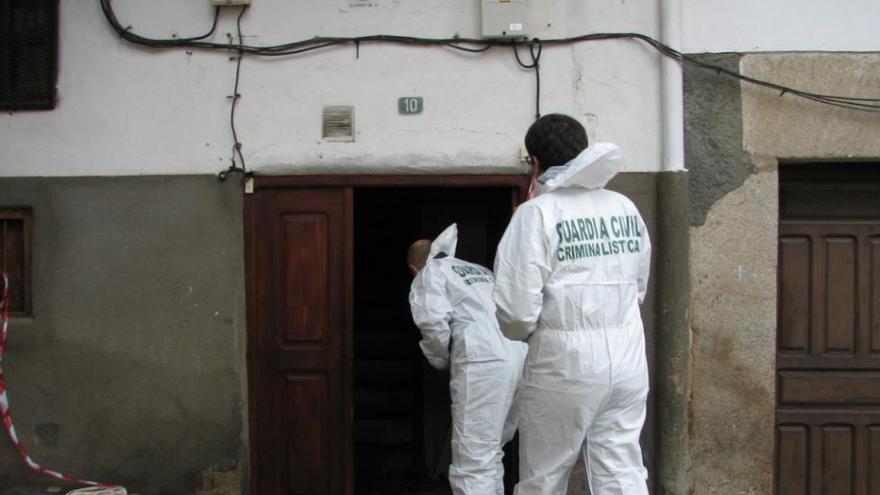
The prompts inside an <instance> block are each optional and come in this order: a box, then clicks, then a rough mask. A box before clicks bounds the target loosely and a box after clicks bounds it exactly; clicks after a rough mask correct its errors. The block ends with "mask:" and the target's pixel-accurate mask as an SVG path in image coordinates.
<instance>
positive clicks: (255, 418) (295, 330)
mask: <svg viewBox="0 0 880 495" xmlns="http://www.w3.org/2000/svg"><path fill="white" fill-rule="evenodd" d="M247 204H248V206H247V210H246V215H247V216H248V233H247V238H248V251H249V265H250V266H249V270H248V271H249V274H248V278H249V289H250V290H249V304H248V306H249V308H248V309H249V315H248V316H249V321H250V322H251V332H250V333H251V341H250V345H249V353H250V359H249V361H250V367H249V370H250V393H251V394H252V398H251V401H250V404H251V407H250V414H251V434H252V435H253V438H252V439H251V453H252V456H251V469H252V481H253V482H252V488H253V489H254V490H255V491H254V493H256V494H259V495H306V494H308V495H325V494H326V495H337V494H350V493H351V491H352V487H351V409H350V408H351V406H350V404H351V400H350V398H349V397H348V396H347V394H348V393H349V392H348V391H349V390H350V388H351V387H349V386H348V384H347V380H348V369H349V367H348V365H347V362H348V360H350V352H349V349H350V347H351V345H350V338H349V337H350V328H351V323H350V322H351V318H350V315H351V239H350V236H351V230H352V229H351V189H346V188H341V187H340V188H311V189H265V190H258V191H257V192H256V193H254V195H253V197H252V198H250V200H249V201H248V203H247Z"/></svg>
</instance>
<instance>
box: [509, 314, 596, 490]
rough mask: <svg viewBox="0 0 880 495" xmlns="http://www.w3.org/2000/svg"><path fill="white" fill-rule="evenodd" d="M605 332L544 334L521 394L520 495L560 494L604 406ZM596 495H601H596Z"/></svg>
mask: <svg viewBox="0 0 880 495" xmlns="http://www.w3.org/2000/svg"><path fill="white" fill-rule="evenodd" d="M604 338H605V337H604V334H603V333H601V332H579V331H550V330H539V331H538V332H536V333H535V334H534V335H532V338H531V339H530V341H529V354H528V357H527V358H526V364H525V369H524V372H523V387H522V390H521V391H520V401H519V408H520V422H519V434H520V466H519V467H520V475H519V479H520V480H519V483H518V484H517V485H516V491H515V492H514V493H515V494H516V495H560V494H564V493H565V492H566V490H567V487H568V477H569V475H570V474H571V469H572V467H573V466H574V463H575V462H576V461H577V458H578V455H580V454H581V451H582V448H583V444H584V441H585V440H586V437H587V432H588V431H589V430H590V427H591V424H592V422H593V418H594V416H595V415H596V413H597V411H598V410H599V408H600V407H601V405H602V404H604V402H605V400H606V397H607V394H608V386H609V376H610V368H609V366H608V360H607V358H602V356H603V355H606V351H605V349H606V345H605V340H604ZM594 495H595V494H594Z"/></svg>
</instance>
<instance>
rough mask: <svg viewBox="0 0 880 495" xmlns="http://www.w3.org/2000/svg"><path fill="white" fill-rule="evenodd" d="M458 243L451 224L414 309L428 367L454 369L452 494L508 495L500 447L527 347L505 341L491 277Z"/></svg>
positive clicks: (509, 426) (511, 426)
mask: <svg viewBox="0 0 880 495" xmlns="http://www.w3.org/2000/svg"><path fill="white" fill-rule="evenodd" d="M457 237H458V231H457V228H456V225H455V224H452V225H451V226H450V227H449V228H447V229H446V230H445V231H444V232H443V233H442V234H440V236H439V237H438V238H437V239H436V240H435V241H434V242H433V243H432V244H431V251H430V254H429V255H428V262H427V263H426V265H425V267H424V268H423V269H422V270H421V271H419V273H418V274H417V275H416V277H415V279H414V280H413V283H412V286H411V288H410V293H409V303H410V308H411V309H412V315H413V320H415V323H416V325H417V326H418V327H419V329H420V330H421V332H422V341H421V343H420V345H421V347H422V351H423V352H424V354H425V357H426V358H427V359H428V362H430V363H431V365H432V366H433V367H435V368H438V369H445V368H447V367H449V368H450V382H449V391H450V395H451V398H452V464H451V465H450V467H449V484H450V486H451V487H452V493H453V494H456V495H465V494H467V495H491V494H498V495H503V493H504V482H503V477H504V467H503V465H502V463H501V459H502V457H503V455H504V454H503V452H502V450H501V448H502V446H503V445H504V443H506V442H507V441H509V440H510V438H511V437H512V436H513V433H514V431H515V429H516V426H515V421H514V420H513V419H508V415H509V413H510V411H511V409H512V405H513V397H514V394H515V392H516V390H517V388H518V386H519V383H520V378H521V376H522V366H523V361H524V359H525V355H526V346H525V345H524V344H522V343H521V342H514V341H511V340H508V339H506V338H505V337H504V335H502V334H501V330H500V329H499V328H498V322H497V320H496V319H495V304H494V303H493V302H492V286H493V280H494V277H493V276H492V272H491V271H490V270H489V269H488V268H484V267H482V266H480V265H476V264H474V263H469V262H467V261H462V260H460V259H457V258H455V257H454V256H455V247H456V243H457ZM450 339H451V344H450Z"/></svg>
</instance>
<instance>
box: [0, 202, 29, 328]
mask: <svg viewBox="0 0 880 495" xmlns="http://www.w3.org/2000/svg"><path fill="white" fill-rule="evenodd" d="M31 217H32V215H31V210H30V208H5V209H3V208H0V268H2V269H3V270H4V271H6V273H7V274H8V275H9V313H10V314H11V315H12V316H27V315H29V314H31Z"/></svg>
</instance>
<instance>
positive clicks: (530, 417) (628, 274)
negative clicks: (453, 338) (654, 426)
mask: <svg viewBox="0 0 880 495" xmlns="http://www.w3.org/2000/svg"><path fill="white" fill-rule="evenodd" d="M619 160H620V151H619V150H618V148H617V147H616V146H615V145H613V144H610V143H598V144H595V145H594V146H591V147H589V148H587V149H586V150H584V151H583V152H582V153H581V154H580V155H578V156H577V157H576V158H574V159H573V160H571V161H570V162H568V163H567V164H565V165H563V166H560V167H553V168H551V169H549V170H547V171H546V172H545V173H544V174H543V175H542V176H541V178H540V179H539V188H538V191H539V195H538V196H537V197H536V198H534V199H532V200H531V201H527V202H525V203H523V204H522V205H521V206H520V207H519V208H518V209H517V211H516V213H515V214H514V216H513V219H512V220H511V222H510V225H509V226H508V227H507V231H506V232H505V233H504V237H503V238H502V239H501V243H500V244H499V246H498V254H497V256H496V258H495V276H496V281H495V293H494V299H495V304H496V305H497V308H498V313H497V314H498V320H499V322H500V324H501V328H502V331H503V332H504V334H505V335H506V336H507V337H509V338H512V339H517V340H527V341H528V345H529V351H528V357H527V358H526V363H525V367H524V370H523V385H522V389H521V391H520V396H519V398H518V402H519V408H520V423H519V428H520V482H519V484H518V485H517V487H516V491H515V493H516V494H517V495H532V494H554V495H558V494H564V493H566V489H567V484H568V477H569V473H570V471H571V468H572V466H573V465H574V463H575V461H576V460H577V456H578V455H579V454H580V455H583V456H584V460H585V463H586V466H587V470H588V476H589V482H590V488H591V491H592V494H593V495H609V494H620V495H642V494H645V495H646V494H647V493H648V491H647V486H646V482H645V479H646V477H647V471H646V469H645V468H644V465H643V464H642V453H641V449H640V447H639V434H640V432H641V429H642V425H643V423H644V420H645V405H646V399H647V395H648V367H647V361H646V358H645V338H644V330H643V327H642V320H641V316H640V314H639V303H641V302H642V300H643V299H644V297H645V291H646V289H647V284H648V271H649V268H650V260H651V244H650V240H649V239H648V231H647V229H646V228H645V223H644V221H643V220H642V218H641V216H640V215H639V212H638V210H637V209H636V207H635V205H633V203H632V202H631V201H630V200H629V199H627V198H626V197H624V196H622V195H620V194H618V193H615V192H612V191H609V190H606V189H603V188H604V186H605V184H607V183H608V181H609V180H611V178H612V177H613V176H614V175H615V174H616V173H617V171H618V170H619Z"/></svg>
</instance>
